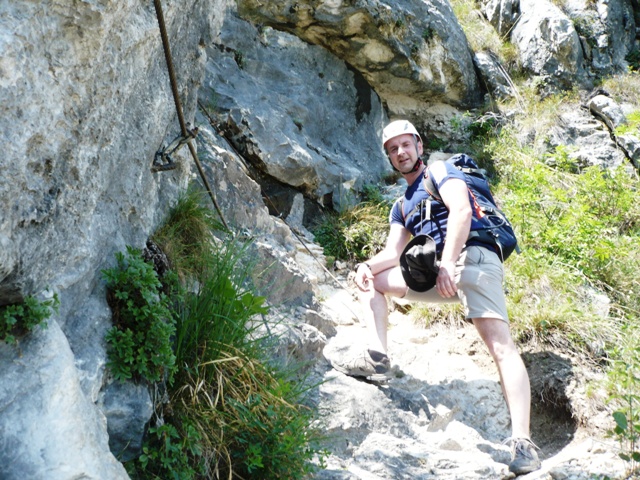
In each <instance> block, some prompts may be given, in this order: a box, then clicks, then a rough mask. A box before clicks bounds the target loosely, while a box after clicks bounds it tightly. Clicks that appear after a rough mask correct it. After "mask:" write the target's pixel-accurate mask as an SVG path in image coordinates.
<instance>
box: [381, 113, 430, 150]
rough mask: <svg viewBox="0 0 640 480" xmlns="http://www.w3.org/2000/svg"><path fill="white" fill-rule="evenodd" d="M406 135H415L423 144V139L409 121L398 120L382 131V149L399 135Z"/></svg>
mask: <svg viewBox="0 0 640 480" xmlns="http://www.w3.org/2000/svg"><path fill="white" fill-rule="evenodd" d="M405 133H409V134H411V135H415V136H416V137H418V138H419V139H420V141H421V142H422V137H421V136H420V134H419V133H418V131H417V130H416V127H414V126H413V125H412V124H411V122H409V121H407V120H396V121H394V122H391V123H390V124H389V125H387V126H386V127H384V130H382V148H385V146H384V145H385V144H386V143H387V142H388V141H389V140H391V139H392V138H394V137H397V136H398V135H404V134H405Z"/></svg>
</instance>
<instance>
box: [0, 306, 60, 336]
mask: <svg viewBox="0 0 640 480" xmlns="http://www.w3.org/2000/svg"><path fill="white" fill-rule="evenodd" d="M59 306H60V302H59V300H58V295H57V294H54V295H53V298H51V299H49V300H44V301H39V300H37V299H36V298H35V297H33V296H31V295H30V296H28V297H26V298H25V299H24V302H22V303H16V304H13V305H5V306H3V307H0V341H3V342H6V343H11V344H15V343H16V342H17V337H20V336H23V335H26V334H27V333H29V332H30V331H31V330H33V329H34V328H35V327H36V326H37V325H42V326H46V323H42V322H44V320H46V319H47V318H49V317H50V316H51V313H52V310H53V311H55V312H57V311H58V307H59Z"/></svg>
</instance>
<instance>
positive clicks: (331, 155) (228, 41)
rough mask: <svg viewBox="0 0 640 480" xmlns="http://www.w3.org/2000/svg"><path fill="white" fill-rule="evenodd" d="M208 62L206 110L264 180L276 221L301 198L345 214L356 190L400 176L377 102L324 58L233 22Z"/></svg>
mask: <svg viewBox="0 0 640 480" xmlns="http://www.w3.org/2000/svg"><path fill="white" fill-rule="evenodd" d="M209 58H210V60H209V62H208V63H207V80H206V83H205V86H204V88H203V89H202V90H201V92H200V101H201V103H202V105H204V106H205V108H206V109H207V110H208V111H210V112H211V114H212V115H213V116H214V117H215V118H216V122H217V123H218V124H219V126H220V127H219V128H220V129H221V130H222V131H223V133H224V135H225V137H227V139H228V140H229V141H230V142H231V143H232V144H233V146H234V147H235V149H236V150H237V151H238V152H240V153H241V154H242V155H243V156H244V157H245V158H246V159H247V160H249V162H251V163H252V164H253V166H254V167H255V168H256V169H257V170H258V172H260V173H259V174H255V173H254V174H253V175H254V177H256V179H257V180H258V181H259V182H260V183H261V184H262V187H263V190H264V192H265V193H266V194H267V195H268V196H269V200H270V201H271V202H272V204H271V205H270V208H271V209H272V214H274V215H279V214H283V215H284V217H286V216H287V215H288V214H289V212H290V210H291V206H292V204H293V197H294V196H295V194H296V192H302V193H303V194H305V196H306V197H307V198H308V199H309V200H310V201H312V202H317V203H319V204H324V205H326V206H331V205H334V206H335V207H336V208H337V209H339V208H341V207H342V208H344V206H346V205H348V204H349V202H350V201H351V202H352V201H353V197H352V196H351V193H350V190H351V188H352V187H355V188H357V189H358V190H360V189H361V187H362V186H363V185H364V184H367V183H374V182H375V181H376V180H377V179H379V178H381V177H382V176H384V175H385V174H388V173H390V172H391V168H390V166H389V162H388V160H387V159H386V157H385V155H384V153H383V151H382V147H381V145H380V143H379V142H378V141H377V139H378V138H379V136H380V134H379V132H380V131H381V129H382V126H383V124H384V122H385V118H386V115H385V113H384V112H383V109H382V105H381V103H380V99H379V98H378V95H376V93H375V92H374V91H373V90H372V89H371V87H370V86H369V85H368V84H367V82H366V81H365V80H364V78H363V77H362V75H361V74H360V73H358V72H357V71H354V70H353V69H350V68H348V66H347V65H346V64H345V63H344V62H342V61H341V60H339V59H337V58H336V57H334V56H333V55H331V54H330V53H328V52H327V51H326V50H325V49H323V48H321V47H318V46H313V45H309V44H307V43H305V42H303V41H301V40H300V39H299V38H297V37H295V36H293V35H291V34H287V33H283V32H277V31H274V30H273V29H271V28H269V27H261V28H260V29H258V28H256V27H255V26H253V25H251V24H249V23H247V22H246V21H243V20H240V19H238V18H236V17H235V16H233V15H229V16H228V17H227V19H226V20H225V24H224V27H223V30H222V32H221V33H220V35H219V37H218V38H217V39H216V42H215V44H214V45H212V46H211V47H210V52H209ZM265 92H269V94H265ZM311 92H312V93H311ZM310 93H311V94H312V95H313V97H314V99H315V100H314V101H313V102H310V101H309V94H310ZM285 185H286V186H289V187H290V188H288V189H285V188H281V187H282V186H285ZM268 204H269V203H268Z"/></svg>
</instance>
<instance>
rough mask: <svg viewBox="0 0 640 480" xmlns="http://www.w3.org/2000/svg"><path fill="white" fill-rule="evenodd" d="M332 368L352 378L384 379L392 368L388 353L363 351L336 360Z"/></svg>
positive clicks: (332, 362) (333, 360)
mask: <svg viewBox="0 0 640 480" xmlns="http://www.w3.org/2000/svg"><path fill="white" fill-rule="evenodd" d="M331 366H332V367H333V368H335V369H336V370H338V371H339V372H342V373H344V374H345V375H349V376H351V377H366V378H373V379H376V378H383V377H385V374H386V373H387V372H388V371H389V368H390V367H391V362H390V361H389V357H388V356H387V354H386V353H382V352H377V351H375V350H363V351H361V352H358V353H357V354H355V355H350V356H344V357H342V358H334V359H332V360H331Z"/></svg>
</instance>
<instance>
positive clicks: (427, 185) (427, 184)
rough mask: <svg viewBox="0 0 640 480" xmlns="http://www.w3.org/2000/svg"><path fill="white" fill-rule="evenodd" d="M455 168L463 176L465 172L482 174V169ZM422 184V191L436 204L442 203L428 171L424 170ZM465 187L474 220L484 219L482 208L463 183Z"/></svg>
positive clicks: (470, 190)
mask: <svg viewBox="0 0 640 480" xmlns="http://www.w3.org/2000/svg"><path fill="white" fill-rule="evenodd" d="M456 168H458V169H459V170H460V171H462V172H463V173H465V174H466V173H467V172H472V171H473V172H484V169H482V168H460V167H456ZM423 183H424V189H425V190H426V191H427V192H428V193H429V195H431V196H432V197H433V198H434V199H436V200H437V201H438V202H440V203H444V201H443V200H442V196H441V195H440V192H438V187H437V186H436V184H435V182H434V181H433V179H432V178H431V174H430V173H429V169H427V170H425V174H424V178H423ZM465 185H466V186H467V191H468V192H469V195H470V196H471V200H472V202H471V208H472V209H473V211H474V212H475V213H476V218H482V217H484V216H485V214H486V213H485V211H484V210H483V208H482V207H481V206H480V204H479V203H478V200H477V199H476V196H475V194H474V193H473V190H472V189H471V188H469V184H467V182H465Z"/></svg>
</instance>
